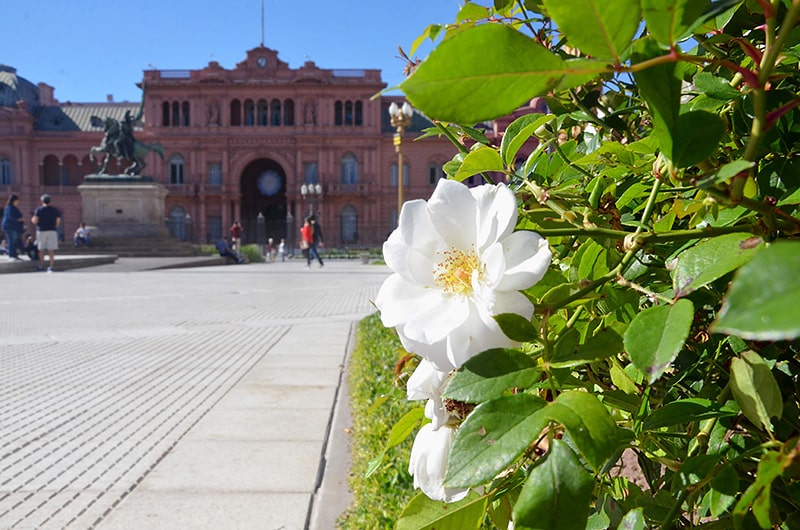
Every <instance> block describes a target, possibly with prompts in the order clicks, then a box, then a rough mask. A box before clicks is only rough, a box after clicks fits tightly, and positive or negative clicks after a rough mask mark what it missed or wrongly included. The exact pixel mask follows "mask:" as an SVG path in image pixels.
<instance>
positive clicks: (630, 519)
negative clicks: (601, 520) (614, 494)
mask: <svg viewBox="0 0 800 530" xmlns="http://www.w3.org/2000/svg"><path fill="white" fill-rule="evenodd" d="M617 530H647V523H646V522H645V520H644V508H634V509H633V510H631V511H629V512H628V513H626V514H625V517H623V518H622V521H620V522H619V526H617Z"/></svg>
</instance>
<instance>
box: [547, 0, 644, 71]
mask: <svg viewBox="0 0 800 530" xmlns="http://www.w3.org/2000/svg"><path fill="white" fill-rule="evenodd" d="M544 5H545V7H546V8H547V11H548V13H549V14H550V16H551V17H552V18H553V20H554V21H555V23H556V25H557V26H558V28H559V29H560V30H561V32H562V33H563V34H565V35H566V36H567V40H568V42H569V44H570V45H571V46H574V47H576V48H579V49H580V50H581V51H582V52H583V53H585V54H586V55H592V56H595V57H598V58H600V57H602V58H609V59H617V58H619V56H620V55H621V54H622V52H623V50H625V48H627V47H628V44H630V42H631V39H632V38H633V36H634V35H635V34H636V30H637V29H638V27H639V18H640V15H641V10H640V7H639V0H615V1H614V2H609V1H608V0H544Z"/></svg>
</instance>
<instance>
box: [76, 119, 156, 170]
mask: <svg viewBox="0 0 800 530" xmlns="http://www.w3.org/2000/svg"><path fill="white" fill-rule="evenodd" d="M138 117H139V116H137V117H131V115H130V111H127V112H125V119H124V120H123V121H122V122H119V121H117V120H116V119H114V118H112V117H110V116H107V117H106V118H105V120H101V118H98V117H97V116H92V124H93V125H99V124H100V123H102V124H103V131H104V132H105V136H104V137H103V141H102V142H101V143H100V145H98V146H94V147H92V148H91V149H90V150H89V160H91V162H92V163H93V164H95V167H97V166H98V163H97V158H96V156H95V155H97V154H98V153H103V154H105V157H104V159H103V164H102V165H101V166H100V167H99V173H100V174H106V170H107V168H108V163H109V162H110V161H111V157H112V156H113V157H115V158H116V159H117V160H118V161H119V160H130V161H132V162H133V163H132V164H131V165H130V166H128V167H127V168H125V171H124V173H125V174H126V175H141V173H142V170H143V169H144V168H145V167H146V166H147V163H146V162H145V160H144V159H145V157H146V156H147V154H148V153H150V152H151V151H154V152H155V153H157V154H158V155H159V156H160V157H161V160H164V148H163V147H162V145H161V144H159V143H154V144H146V143H143V142H140V141H139V140H136V139H135V138H134V137H133V122H134V121H136V119H138Z"/></svg>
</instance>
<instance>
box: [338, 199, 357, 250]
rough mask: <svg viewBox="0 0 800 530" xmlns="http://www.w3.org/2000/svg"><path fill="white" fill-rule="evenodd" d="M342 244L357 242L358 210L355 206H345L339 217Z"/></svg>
mask: <svg viewBox="0 0 800 530" xmlns="http://www.w3.org/2000/svg"><path fill="white" fill-rule="evenodd" d="M340 226H341V234H340V235H341V240H342V243H345V244H347V243H355V242H357V241H358V210H356V208H355V206H352V205H347V206H345V207H344V208H342V213H341V215H340Z"/></svg>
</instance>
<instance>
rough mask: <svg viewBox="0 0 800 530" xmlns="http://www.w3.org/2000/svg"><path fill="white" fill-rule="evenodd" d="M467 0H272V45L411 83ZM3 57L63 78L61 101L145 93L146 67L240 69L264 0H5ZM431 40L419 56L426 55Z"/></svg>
mask: <svg viewBox="0 0 800 530" xmlns="http://www.w3.org/2000/svg"><path fill="white" fill-rule="evenodd" d="M463 3H464V2H463V0H404V1H402V2H392V1H390V0H345V1H341V2H335V1H330V0H327V1H326V0H305V1H304V0H299V1H298V0H264V11H265V16H264V45H265V46H267V47H268V48H272V49H274V50H277V51H278V57H279V58H280V59H281V60H283V61H285V62H287V63H289V66H290V67H292V68H298V67H300V66H302V65H303V63H304V62H305V61H307V60H311V61H314V62H315V63H316V64H317V66H319V67H320V68H364V69H367V68H377V69H380V70H382V75H383V80H384V82H386V83H388V85H389V86H393V85H396V84H398V83H399V82H401V81H402V79H403V75H402V70H403V65H404V63H403V61H402V60H400V59H398V58H397V57H398V52H397V47H398V45H400V46H402V47H403V49H404V50H406V51H408V50H409V48H410V47H411V44H412V42H413V41H414V39H416V38H417V37H418V36H419V35H420V34H421V33H422V32H423V31H424V29H425V28H426V27H427V25H428V24H432V23H441V24H444V23H450V22H453V21H454V20H455V18H456V14H457V13H458V9H459V7H460V6H461V5H463ZM2 4H3V6H2V10H0V17H1V18H0V20H2V27H3V31H2V44H0V64H7V65H10V66H13V67H15V68H16V69H17V73H18V75H20V76H21V77H24V78H26V79H28V80H29V81H32V82H33V83H39V82H44V83H47V84H49V85H51V86H54V87H55V89H56V91H55V96H56V98H57V99H58V100H60V101H61V102H66V101H75V102H100V101H105V100H106V95H107V94H113V96H114V100H115V101H126V100H127V101H138V100H139V98H140V97H141V92H140V90H139V89H138V88H137V87H136V83H137V82H139V81H141V78H142V71H143V70H146V69H149V68H151V67H154V68H158V69H164V70H167V69H199V68H203V67H205V66H206V65H207V64H208V62H209V61H217V62H219V63H220V65H221V66H222V67H223V68H228V69H232V68H234V67H235V66H236V63H238V62H240V61H242V60H243V59H244V58H245V52H246V50H249V49H251V48H254V47H256V46H258V45H259V44H260V43H261V0H134V1H131V0H18V1H4V2H2ZM430 49H431V47H430V46H425V47H423V48H421V49H420V51H419V53H418V54H417V55H418V56H419V57H420V58H424V57H425V56H426V55H427V54H428V53H429V52H430Z"/></svg>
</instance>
